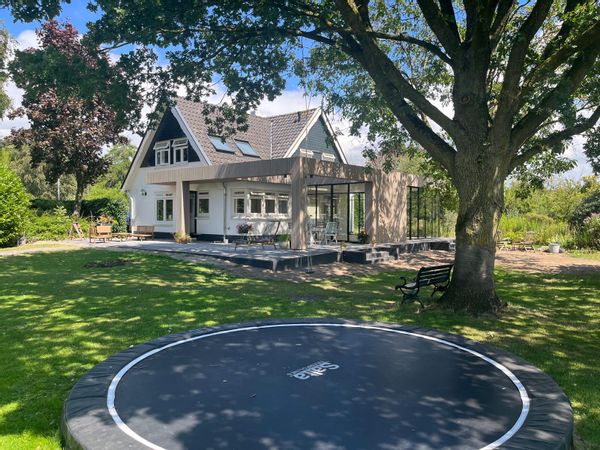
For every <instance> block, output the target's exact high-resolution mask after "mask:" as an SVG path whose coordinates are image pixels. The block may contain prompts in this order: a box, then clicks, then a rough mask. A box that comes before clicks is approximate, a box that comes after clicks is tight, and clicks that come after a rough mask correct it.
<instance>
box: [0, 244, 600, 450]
mask: <svg viewBox="0 0 600 450" xmlns="http://www.w3.org/2000/svg"><path fill="white" fill-rule="evenodd" d="M118 257H119V258H123V259H130V260H135V261H137V262H139V264H132V265H123V266H118V267H94V268H84V264H86V263H89V262H103V261H104V262H106V261H109V260H111V259H115V258H116V256H115V253H113V252H107V251H99V250H77V251H65V252H53V253H45V254H41V253H36V254H30V255H22V256H15V257H9V258H5V259H3V260H2V263H1V264H2V271H0V316H1V317H2V328H1V331H0V344H1V345H2V349H3V351H2V352H0V372H1V373H2V377H0V447H3V446H5V444H6V442H8V441H4V444H3V437H2V436H12V438H11V439H13V440H12V441H10V442H11V444H12V443H13V442H17V444H18V446H19V448H21V447H23V448H35V447H36V445H37V444H34V440H33V438H32V437H31V436H34V437H45V438H46V439H47V440H48V442H49V443H50V444H49V445H51V446H55V447H56V448H58V447H59V442H58V440H57V438H56V435H57V434H56V432H57V429H58V426H59V420H60V414H61V409H62V403H63V401H64V400H65V398H66V396H67V395H68V392H69V390H70V389H71V387H72V386H73V384H74V383H75V382H76V380H77V379H78V378H79V377H80V376H81V375H82V374H83V373H85V372H86V371H87V370H88V369H90V368H91V367H93V366H94V365H95V364H96V363H98V362H100V361H102V360H104V359H105V358H106V357H108V356H109V355H111V354H113V353H115V352H118V351H120V350H122V349H124V348H127V347H128V346H130V345H134V344H138V343H141V342H144V341H146V340H149V339H153V338H155V337H158V336H161V335H164V334H168V333H174V332H177V331H182V330H186V329H192V328H198V327H201V326H207V325H215V324H220V323H227V322H241V321H248V320H258V319H268V318H283V317H290V318H292V317H339V318H351V319H362V320H379V321H392V322H402V323H414V324H418V325H421V326H426V327H430V328H437V329H440V330H446V331H450V332H454V333H460V334H463V335H465V336H467V337H469V338H472V339H475V340H479V341H484V342H487V343H490V344H492V345H496V346H498V347H502V348H505V349H507V350H509V351H511V352H514V353H515V354H517V355H519V356H522V357H524V358H525V359H527V360H529V361H531V362H532V363H533V364H535V365H537V366H538V367H540V368H541V369H543V370H544V371H546V372H547V373H548V374H549V375H551V376H552V377H553V378H554V379H555V380H556V381H557V382H558V383H559V384H560V385H561V386H562V387H563V389H565V391H566V393H567V395H569V397H570V399H571V401H572V402H573V406H574V408H575V412H576V420H577V431H578V433H579V434H580V435H581V436H582V437H583V438H584V439H585V440H586V441H588V442H590V443H591V444H592V445H593V444H597V445H600V431H599V430H600V393H599V392H598V389H597V380H598V379H600V369H599V368H598V365H599V361H598V358H599V356H598V355H600V349H599V346H600V344H599V343H600V332H599V330H600V312H599V311H600V295H599V292H600V279H599V277H594V276H590V275H587V276H585V275H571V276H568V275H532V274H525V273H517V272H499V273H498V278H497V279H498V283H497V284H498V289H499V292H500V295H501V296H502V297H503V298H504V299H505V300H507V301H509V303H510V305H511V306H510V308H509V310H508V311H507V312H506V313H505V314H504V315H503V317H502V318H500V319H492V318H479V319H477V318H473V317H469V316H465V315H460V314H458V315H457V314H452V313H450V312H448V311H444V310H438V309H435V310H430V311H427V312H425V313H421V314H417V310H418V308H417V306H416V305H415V304H411V305H405V306H402V307H401V308H398V307H397V306H396V305H395V301H396V300H397V294H396V293H395V292H394V291H393V286H394V285H395V284H396V282H397V279H398V276H399V274H398V273H377V274H372V275H366V276H359V277H345V278H333V279H328V280H315V281H310V282H307V283H305V284H302V285H299V284H297V283H291V282H287V281H266V280H256V279H248V278H236V277H233V276H231V275H229V274H228V273H226V272H224V271H222V270H219V269H215V268H210V267H204V266H199V265H195V264H193V263H189V262H185V261H181V260H175V259H171V258H167V257H160V256H154V255H149V254H140V253H135V254H133V253H124V254H119V256H118ZM427 295H428V292H424V294H423V297H426V296H427ZM15 439H16V441H15Z"/></svg>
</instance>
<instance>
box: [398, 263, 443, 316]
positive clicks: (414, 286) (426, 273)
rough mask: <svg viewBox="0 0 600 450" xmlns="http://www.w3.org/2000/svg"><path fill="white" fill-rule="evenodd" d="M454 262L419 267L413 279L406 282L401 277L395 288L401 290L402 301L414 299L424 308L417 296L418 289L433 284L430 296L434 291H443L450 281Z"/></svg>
mask: <svg viewBox="0 0 600 450" xmlns="http://www.w3.org/2000/svg"><path fill="white" fill-rule="evenodd" d="M453 266H454V264H444V265H441V266H430V267H421V268H420V269H419V271H418V272H417V276H416V277H415V279H414V281H411V282H408V281H407V279H406V278H405V277H401V279H402V283H401V284H397V285H396V288H395V289H396V290H400V291H401V292H402V302H401V304H404V303H406V302H407V301H411V300H416V301H418V302H419V303H420V304H421V307H422V308H424V305H423V302H422V301H421V299H420V298H419V290H420V289H421V288H422V287H425V286H433V287H434V289H433V292H432V293H431V296H432V297H433V294H435V293H436V292H443V291H445V290H446V288H447V287H448V284H449V283H450V273H451V272H452V267H453Z"/></svg>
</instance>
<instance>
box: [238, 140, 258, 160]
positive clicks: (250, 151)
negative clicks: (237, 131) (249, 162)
mask: <svg viewBox="0 0 600 450" xmlns="http://www.w3.org/2000/svg"><path fill="white" fill-rule="evenodd" d="M235 145H237V146H238V148H239V149H240V151H241V152H242V154H243V155H245V156H256V157H258V153H256V150H254V147H252V145H250V142H247V141H239V140H237V139H235Z"/></svg>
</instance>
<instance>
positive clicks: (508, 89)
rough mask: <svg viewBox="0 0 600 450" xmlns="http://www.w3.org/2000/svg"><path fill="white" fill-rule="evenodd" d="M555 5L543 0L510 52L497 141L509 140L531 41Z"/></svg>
mask: <svg viewBox="0 0 600 450" xmlns="http://www.w3.org/2000/svg"><path fill="white" fill-rule="evenodd" d="M551 6H552V0H539V1H538V2H537V3H536V4H535V6H534V7H533V9H532V10H531V13H530V14H529V16H528V17H527V19H525V22H523V24H522V25H521V28H519V31H518V32H517V36H516V38H515V43H514V44H513V46H512V48H511V50H510V54H509V57H508V62H507V63H506V70H505V71H504V80H503V83H502V89H501V90H500V95H499V97H498V107H497V109H496V115H495V117H494V124H493V126H492V135H493V136H494V140H495V141H508V131H509V130H510V126H511V124H512V118H513V117H514V116H515V114H516V112H517V107H518V104H519V101H518V98H519V97H518V94H519V82H520V80H521V74H522V72H523V67H524V66H525V55H526V54H527V49H528V48H529V44H530V43H531V40H532V39H533V37H534V36H535V34H536V33H537V31H538V30H539V29H540V27H541V26H542V24H543V23H544V19H545V18H546V16H547V15H548V12H549V11H550V7H551Z"/></svg>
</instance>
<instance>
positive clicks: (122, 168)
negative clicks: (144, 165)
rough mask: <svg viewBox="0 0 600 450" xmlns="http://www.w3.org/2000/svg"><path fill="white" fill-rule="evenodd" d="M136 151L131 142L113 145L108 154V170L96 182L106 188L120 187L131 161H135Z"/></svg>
mask: <svg viewBox="0 0 600 450" xmlns="http://www.w3.org/2000/svg"><path fill="white" fill-rule="evenodd" d="M135 151H136V148H135V147H134V146H133V145H131V144H126V145H123V144H117V145H113V146H112V147H111V148H110V149H109V150H108V153H107V154H106V157H107V159H108V161H109V163H110V166H109V168H108V172H106V173H105V174H104V175H102V176H101V177H100V178H99V179H98V182H97V183H96V184H99V185H102V186H104V187H106V188H116V189H118V188H120V187H121V185H122V184H123V182H124V181H125V177H126V176H127V171H128V170H129V166H130V165H131V161H133V156H134V155H135ZM93 187H94V186H92V188H93ZM88 197H89V193H88Z"/></svg>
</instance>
